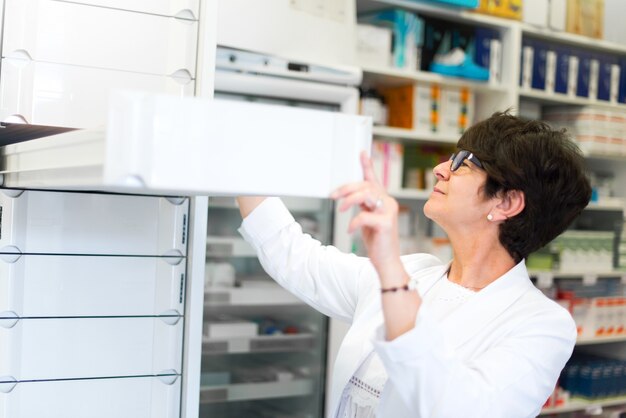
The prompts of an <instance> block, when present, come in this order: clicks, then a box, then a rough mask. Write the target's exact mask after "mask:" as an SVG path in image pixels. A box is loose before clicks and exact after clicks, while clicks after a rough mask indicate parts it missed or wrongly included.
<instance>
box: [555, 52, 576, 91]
mask: <svg viewBox="0 0 626 418" xmlns="http://www.w3.org/2000/svg"><path fill="white" fill-rule="evenodd" d="M555 52H556V77H555V79H554V91H555V92H556V93H562V94H566V93H567V83H568V81H569V60H570V56H571V55H572V53H571V48H564V47H557V48H555Z"/></svg>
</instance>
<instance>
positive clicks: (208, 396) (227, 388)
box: [200, 379, 313, 404]
mask: <svg viewBox="0 0 626 418" xmlns="http://www.w3.org/2000/svg"><path fill="white" fill-rule="evenodd" d="M312 393H313V380H311V379H295V380H291V381H285V382H264V383H236V384H232V385H222V386H201V387H200V403H201V404H206V403H213V402H230V401H247V400H255V399H271V398H285V397H292V396H304V395H310V394H312Z"/></svg>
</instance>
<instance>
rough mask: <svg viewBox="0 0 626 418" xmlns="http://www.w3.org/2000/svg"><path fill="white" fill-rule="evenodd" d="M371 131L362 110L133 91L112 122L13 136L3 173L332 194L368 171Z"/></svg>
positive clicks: (65, 184)
mask: <svg viewBox="0 0 626 418" xmlns="http://www.w3.org/2000/svg"><path fill="white" fill-rule="evenodd" d="M371 140H372V120H371V118H366V117H363V116H355V115H346V114H341V113H336V112H329V111H321V110H311V109H302V108H294V107H288V106H278V105H269V104H258V103H247V102H236V101H228V100H209V99H199V98H176V97H171V96H161V95H153V94H147V93H142V92H132V93H131V92H125V93H120V94H118V95H116V96H115V98H114V99H113V100H112V106H111V111H110V112H109V124H108V128H107V129H106V131H103V130H97V129H94V130H84V131H81V130H79V131H74V132H67V133H64V134H60V135H54V136H49V137H46V138H41V139H36V140H32V141H26V142H22V143H17V144H12V145H7V146H5V147H4V153H3V163H4V164H3V168H4V169H3V170H0V173H1V174H3V175H4V185H5V186H6V187H14V188H37V189H42V188H50V189H55V190H68V189H71V190H107V191H119V192H124V193H134V194H137V193H149V194H166V195H169V194H171V195H174V196H180V195H189V194H202V195H206V194H209V195H230V196H233V195H235V196H236V195H271V196H276V195H278V196H301V197H328V196H329V195H330V193H331V192H332V191H334V190H335V189H336V188H337V187H339V186H342V185H344V184H346V183H350V182H356V181H361V180H362V179H363V173H362V168H361V166H360V162H359V154H360V152H361V151H365V152H369V150H370V146H371ZM303 156H306V158H304V157H303ZM285 173H289V176H286V175H285ZM153 255H154V254H153Z"/></svg>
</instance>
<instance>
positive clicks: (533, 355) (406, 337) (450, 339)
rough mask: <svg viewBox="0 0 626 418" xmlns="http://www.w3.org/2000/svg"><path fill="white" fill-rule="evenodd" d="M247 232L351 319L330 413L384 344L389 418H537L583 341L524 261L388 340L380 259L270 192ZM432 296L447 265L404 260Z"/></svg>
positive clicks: (326, 305)
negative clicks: (326, 238) (310, 223)
mask: <svg viewBox="0 0 626 418" xmlns="http://www.w3.org/2000/svg"><path fill="white" fill-rule="evenodd" d="M240 232H241V233H242V235H243V236H244V238H245V239H246V240H247V241H248V242H249V243H250V244H251V245H252V246H253V248H254V249H255V250H256V252H257V255H258V257H259V260H260V262H261V264H262V265H263V267H264V268H265V270H266V271H267V273H268V274H269V275H270V276H271V277H273V278H274V280H276V281H277V282H278V283H279V284H280V285H282V286H283V287H285V288H286V289H288V290H289V291H290V292H292V293H293V294H295V295H296V296H298V297H299V298H300V299H302V300H303V301H304V302H306V303H308V304H309V305H310V306H312V307H313V308H315V309H317V310H318V311H320V312H322V313H325V314H327V315H329V316H331V317H333V318H335V319H338V320H342V321H346V322H348V323H349V324H350V329H349V330H348V332H347V334H346V336H345V337H344V339H343V341H342V343H341V347H340V348H339V352H338V353H337V357H336V360H335V364H334V367H333V372H332V383H331V386H330V389H329V393H328V394H329V396H328V399H329V401H328V402H329V403H328V411H329V415H328V416H330V417H336V416H337V411H338V410H339V404H340V401H341V394H342V393H343V389H344V388H345V387H346V385H347V384H348V382H349V381H350V378H351V377H352V376H354V374H355V372H356V371H357V370H358V368H359V366H360V365H361V364H362V363H363V361H364V360H365V359H366V358H367V357H368V355H369V354H370V353H371V352H372V351H373V350H375V351H376V354H377V355H378V357H380V360H381V361H382V363H383V364H384V367H385V370H386V372H387V374H388V376H389V377H388V380H387V382H386V383H385V387H384V390H383V392H382V393H381V396H380V402H379V404H378V408H377V410H376V413H377V416H379V417H384V418H387V417H390V418H391V417H412V418H433V417H434V418H448V417H450V418H458V417H461V416H462V417H464V418H484V417H489V418H529V417H536V416H537V415H538V414H539V412H540V410H541V406H542V405H543V403H544V402H545V400H546V399H547V398H548V396H549V395H550V393H551V392H552V391H553V390H554V386H555V384H556V381H557V379H558V377H559V374H560V372H561V370H562V368H563V366H564V365H565V363H566V361H567V359H568V358H569V357H570V355H571V353H572V350H573V348H574V344H575V342H576V326H575V324H574V321H573V319H572V316H571V315H570V314H569V313H568V312H567V311H566V310H565V309H563V308H562V307H560V306H559V305H558V304H556V303H555V302H554V301H551V300H549V299H548V298H547V297H546V296H545V295H544V294H543V293H541V291H539V290H538V289H537V288H536V287H535V286H533V284H532V282H531V281H530V278H529V277H528V271H527V270H526V266H525V264H524V261H521V262H520V263H518V264H517V265H516V266H515V267H513V268H512V269H511V270H509V271H508V272H506V273H505V274H503V275H502V276H501V277H499V278H498V279H497V280H495V281H494V282H492V283H491V284H489V285H488V286H487V287H485V288H484V289H482V290H481V291H480V292H477V293H475V294H474V295H473V296H472V297H471V298H469V299H468V300H467V301H466V302H465V303H463V304H462V305H461V306H459V307H458V308H457V309H455V310H454V311H453V312H451V313H449V314H448V315H447V317H446V318H445V319H444V320H443V321H436V320H434V319H433V318H432V317H431V312H430V311H429V310H428V309H426V308H425V307H424V306H422V307H421V308H420V310H419V313H418V314H417V317H416V319H415V326H414V327H413V328H412V329H410V330H408V331H407V332H405V333H404V334H402V335H401V336H399V337H397V338H395V339H393V340H391V341H387V340H386V338H385V329H384V328H385V323H384V318H383V314H382V306H381V297H380V281H379V279H378V275H377V273H376V270H375V269H374V267H373V266H372V264H371V262H370V261H369V260H368V259H367V258H364V257H357V256H355V255H354V254H345V253H342V252H341V251H339V250H338V249H336V248H334V247H332V246H323V245H321V243H320V242H319V241H316V240H314V239H312V238H311V237H310V236H308V235H306V234H303V233H302V230H301V228H300V226H299V225H298V224H296V223H295V222H294V219H293V216H291V214H290V213H289V211H288V210H287V209H286V208H285V206H284V205H283V204H282V202H281V201H280V199H276V198H270V199H267V200H265V201H264V202H263V203H262V204H260V205H259V206H258V207H257V208H256V209H255V210H254V211H253V212H252V213H250V214H249V215H248V216H247V217H246V219H245V220H244V221H243V224H242V227H241V228H240ZM402 263H403V266H404V269H405V270H406V272H407V273H408V275H409V277H411V278H412V279H414V280H416V282H417V291H418V292H419V293H420V295H425V294H427V292H428V291H429V289H430V288H431V287H433V286H434V285H435V284H436V282H437V281H438V280H439V279H440V278H442V277H445V271H446V270H447V267H448V266H447V265H446V264H444V263H442V262H441V260H439V259H437V258H436V257H433V256H431V255H428V254H411V255H407V256H403V257H402Z"/></svg>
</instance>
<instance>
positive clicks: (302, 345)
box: [202, 334, 315, 355]
mask: <svg viewBox="0 0 626 418" xmlns="http://www.w3.org/2000/svg"><path fill="white" fill-rule="evenodd" d="M314 338H315V336H314V335H313V334H291V335H290V334H287V335H283V334H279V335H259V336H257V337H246V338H243V337H242V338H229V339H212V338H204V339H203V340H202V353H203V354H205V355H211V354H226V353H228V354H234V353H285V352H291V351H307V350H312V349H314V347H315V344H314Z"/></svg>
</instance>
